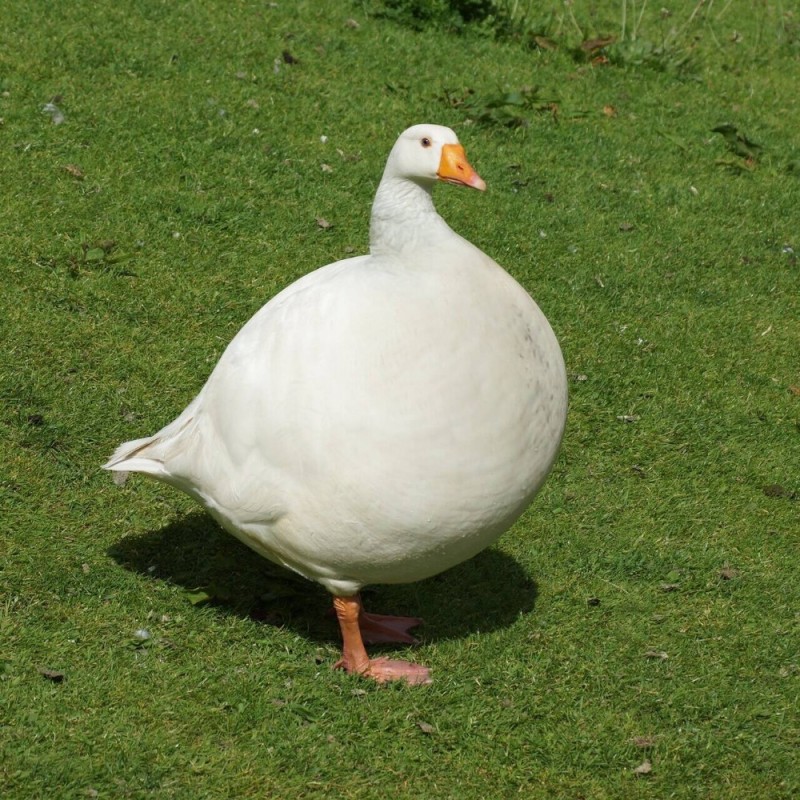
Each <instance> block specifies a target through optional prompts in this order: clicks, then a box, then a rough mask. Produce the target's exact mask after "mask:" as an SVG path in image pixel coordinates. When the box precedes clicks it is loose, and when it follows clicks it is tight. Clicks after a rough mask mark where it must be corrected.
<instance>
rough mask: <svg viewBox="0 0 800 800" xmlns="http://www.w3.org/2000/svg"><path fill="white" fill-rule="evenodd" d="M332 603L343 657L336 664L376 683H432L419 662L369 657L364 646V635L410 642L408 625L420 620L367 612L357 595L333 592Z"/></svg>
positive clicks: (416, 684) (392, 640)
mask: <svg viewBox="0 0 800 800" xmlns="http://www.w3.org/2000/svg"><path fill="white" fill-rule="evenodd" d="M333 607H334V609H335V611H336V617H337V618H338V620H339V628H340V629H341V631H342V658H341V660H340V661H338V662H337V663H336V665H335V666H336V667H338V668H339V669H343V670H346V671H347V672H349V673H350V674H351V675H363V676H364V677H365V678H372V680H374V681H378V683H386V682H387V681H406V683H410V684H411V685H412V686H420V685H423V684H426V683H431V677H430V672H429V671H428V669H427V668H426V667H422V666H420V665H419V664H411V663H409V662H408V661H390V660H389V659H388V658H370V657H369V656H368V655H367V651H366V649H365V648H364V637H363V634H364V633H366V635H367V638H369V639H370V640H371V641H373V642H376V641H377V642H413V641H414V637H413V636H411V635H409V633H408V629H409V628H413V627H414V625H417V624H419V622H420V620H418V619H412V618H408V617H385V616H381V615H379V614H366V613H365V612H364V607H363V606H362V605H361V598H360V597H359V596H358V595H354V596H352V597H339V596H334V598H333Z"/></svg>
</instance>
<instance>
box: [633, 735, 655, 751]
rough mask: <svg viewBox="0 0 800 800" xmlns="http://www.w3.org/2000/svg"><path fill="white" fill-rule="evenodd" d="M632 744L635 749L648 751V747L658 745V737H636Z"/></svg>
mask: <svg viewBox="0 0 800 800" xmlns="http://www.w3.org/2000/svg"><path fill="white" fill-rule="evenodd" d="M631 744H632V745H633V746H634V747H639V748H641V749H642V750H646V749H647V748H648V747H655V745H656V737H655V736H634V737H633V738H632V739H631Z"/></svg>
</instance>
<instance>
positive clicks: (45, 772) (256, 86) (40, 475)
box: [0, 0, 800, 800]
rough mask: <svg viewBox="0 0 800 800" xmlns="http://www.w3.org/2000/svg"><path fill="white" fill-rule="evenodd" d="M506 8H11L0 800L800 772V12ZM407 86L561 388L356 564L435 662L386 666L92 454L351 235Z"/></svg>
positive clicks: (776, 794) (3, 60)
mask: <svg viewBox="0 0 800 800" xmlns="http://www.w3.org/2000/svg"><path fill="white" fill-rule="evenodd" d="M662 3H663V5H665V6H667V7H668V9H670V10H671V15H667V14H666V13H662V12H661V5H662ZM413 5H416V8H417V19H416V22H415V20H414V19H411V15H410V13H409V12H408V9H409V8H410V7H411V6H413ZM462 5H464V4H463V3H462ZM473 5H476V6H477V5H480V4H473ZM498 5H502V4H499V3H498ZM525 5H526V4H525V3H521V4H519V5H518V6H517V10H516V12H515V13H516V16H513V17H510V16H508V15H507V16H506V17H505V18H503V17H502V14H501V15H499V17H498V19H499V22H498V21H497V20H496V21H495V23H493V24H494V26H495V28H494V29H495V30H496V31H500V33H498V34H497V35H494V36H493V35H492V23H490V22H484V23H483V24H482V25H481V24H480V23H476V24H473V25H471V26H467V27H466V28H461V27H460V26H459V25H458V24H456V23H457V22H458V20H457V19H455V18H454V17H453V16H452V15H450V16H448V15H447V14H441V13H440V14H439V15H438V16H437V15H436V14H435V13H433V12H434V11H436V9H439V10H440V11H441V9H442V8H444V7H445V6H446V3H445V2H444V0H438V1H437V2H434V0H429V2H424V0H419V2H417V3H416V4H414V3H411V2H408V3H403V2H398V1H397V0H395V2H393V3H387V4H385V5H384V4H382V3H381V2H379V0H369V2H365V3H355V2H349V1H348V0H335V1H331V2H325V3H319V2H311V0H300V2H296V3H294V2H289V0H282V1H281V2H279V3H277V4H274V3H267V2H263V0H237V2H226V3H201V2H194V1H193V0H187V2H160V1H159V0H140V1H139V2H130V3H111V2H88V0H75V2H71V3H56V2H40V3H30V2H21V0H7V2H5V3H4V6H3V24H2V26H0V118H1V120H0V186H1V187H2V188H1V190H0V277H1V278H2V284H1V286H2V290H1V291H0V329H1V330H2V333H3V336H2V342H3V347H2V350H1V351H0V352H1V355H0V429H1V430H2V435H1V436H0V508H2V520H3V524H2V532H0V570H1V572H0V709H1V710H0V715H1V718H0V795H2V796H3V797H4V798H9V799H12V798H13V799H17V798H18V799H19V800H32V799H33V798H42V799H43V800H44V799H46V800H52V799H53V798H55V799H56V800H60V799H61V798H94V797H97V798H118V797H119V798H122V797H125V798H151V797H152V798H187V799H188V798H191V799H192V800H195V799H197V798H265V797H274V798H334V797H335V798H456V797H457V798H461V799H462V800H471V799H472V798H482V799H485V800H488V799H489V798H507V797H515V796H520V797H527V798H554V799H555V800H560V798H575V799H576V800H577V799H578V798H584V799H587V800H588V799H589V798H653V799H654V800H655V799H656V798H658V799H659V800H661V799H662V798H687V800H688V799H691V800H694V799H695V798H787V800H788V798H793V797H798V796H800V766H798V749H799V748H800V469H799V467H800V264H798V252H800V133H798V131H800V103H799V102H798V88H797V87H798V85H800V8H799V7H798V5H797V3H795V2H791V0H783V2H778V0H775V1H774V2H773V0H765V2H762V3H755V4H752V3H746V2H744V0H732V2H728V3H723V2H721V1H720V0H717V2H711V1H710V2H699V3H696V4H695V3H694V2H692V3H679V2H672V1H671V0H661V3H656V4H649V5H648V4H646V3H645V2H640V3H636V4H634V3H632V2H630V3H620V2H618V0H615V1H614V2H612V0H598V2H596V3H588V2H585V0H575V2H574V3H571V4H568V5H567V4H564V3H561V2H556V0H546V2H542V3H538V4H537V10H536V12H535V13H534V12H533V11H531V12H529V13H527V15H526V7H525ZM511 6H512V4H511V3H509V4H508V6H507V7H508V8H511ZM623 8H624V9H625V10H624V12H623ZM426 9H428V10H431V9H433V11H431V14H432V16H431V18H430V19H427V20H423V21H421V22H420V20H419V16H420V14H422V13H423V12H425V10H426ZM548 11H552V13H547V12H548ZM448 13H449V12H448ZM508 13H509V14H511V11H509V12H508ZM503 20H505V22H504V25H500V22H503ZM623 27H624V31H623ZM501 29H502V30H501ZM501 34H502V35H501ZM612 35H613V36H615V37H616V41H615V42H611V43H607V44H605V45H604V44H602V42H598V41H597V40H601V39H602V38H604V37H608V36H612ZM593 39H594V40H595V41H594V43H592V44H587V45H585V46H584V47H581V44H582V43H584V42H589V41H590V40H593ZM46 104H50V105H49V106H47V110H44V107H45V106H46ZM422 121H427V122H437V123H440V124H445V125H450V126H451V127H453V128H455V129H456V131H457V132H458V134H459V136H460V137H461V140H462V142H463V143H464V144H465V146H466V149H467V153H468V155H469V157H470V160H471V161H472V162H473V164H474V165H475V167H476V168H477V169H478V171H479V172H480V173H481V175H482V176H483V177H484V178H485V180H486V181H487V183H488V184H489V191H488V192H487V193H486V194H485V195H481V194H479V193H477V192H468V191H457V190H455V189H453V188H451V187H445V186H442V187H439V188H438V189H437V192H436V201H437V205H438V208H439V210H440V212H441V213H442V215H443V216H444V217H445V218H446V219H447V220H448V222H449V223H450V224H451V226H452V227H453V228H455V229H456V230H457V231H459V232H460V233H462V234H463V235H465V236H466V237H467V238H469V239H470V240H471V241H473V242H474V243H475V244H477V245H478V246H479V247H481V249H483V250H484V251H485V252H487V253H489V254H490V255H491V256H493V257H494V258H495V259H496V260H497V261H498V262H500V263H501V264H503V265H504V266H505V267H506V268H507V269H508V270H509V272H510V273H511V274H512V275H514V276H515V277H516V278H517V279H518V280H519V281H520V282H521V283H522V284H523V285H524V286H526V288H528V289H529V291H530V292H531V294H532V295H533V296H534V297H535V298H536V300H537V302H538V303H539V305H540V306H541V307H542V308H543V310H544V311H545V313H546V314H547V315H548V317H549V319H550V321H551V323H552V325H553V327H554V329H555V331H556V333H557V335H558V336H559V339H560V341H561V343H562V347H563V350H564V355H565V359H566V362H567V367H568V371H569V374H570V391H571V407H570V416H569V423H568V428H567V433H566V436H565V440H564V445H563V450H562V453H561V456H560V459H559V461H558V464H557V466H556V468H555V470H554V472H553V474H552V475H551V477H550V479H549V481H548V483H547V484H546V486H545V488H544V490H543V491H542V493H541V494H540V496H539V497H538V498H537V500H536V502H535V503H534V504H533V506H532V507H531V508H530V509H529V510H528V511H527V512H526V514H525V515H524V516H523V518H522V519H521V520H520V521H519V522H518V523H517V525H516V526H515V527H514V528H513V529H512V530H511V531H510V532H509V533H508V534H506V535H505V536H504V537H503V538H502V539H501V540H500V541H499V542H498V544H497V545H496V546H494V547H493V548H491V549H489V550H488V551H486V552H484V553H483V554H481V555H480V556H478V557H477V558H476V559H474V560H473V561H471V562H468V563H466V564H463V565H462V566H460V567H458V568H456V569H454V570H451V571H450V572H448V573H445V574H443V575H441V576H438V577H437V578H434V579H431V580H428V581H425V582H422V583H419V584H414V585H409V586H399V587H381V586H378V587H374V590H372V591H371V594H370V596H369V598H368V601H369V605H370V608H371V609H373V610H375V611H384V612H393V613H405V614H412V615H416V614H419V615H420V616H422V617H424V618H425V621H426V625H425V627H424V628H423V629H422V637H423V642H422V645H421V646H420V647H419V648H416V649H415V650H413V651H409V652H407V653H406V652H405V651H404V650H402V649H401V650H399V651H397V652H399V653H400V654H401V656H400V657H406V658H410V659H412V660H418V661H420V662H422V663H425V664H427V665H428V666H430V667H431V668H432V674H433V677H434V684H433V685H432V686H430V687H424V688H410V687H407V686H389V687H383V688H381V687H379V686H376V685H373V684H371V683H369V682H367V681H363V680H359V679H357V678H353V677H350V676H347V675H345V674H343V673H340V672H336V671H333V670H331V668H330V667H331V664H332V663H333V662H334V661H335V659H336V657H337V653H338V633H337V629H336V625H335V622H334V621H333V619H331V618H330V617H329V616H327V610H328V607H329V598H328V597H327V596H326V594H325V593H324V592H323V591H322V590H321V589H319V588H317V587H315V586H312V585H310V584H306V583H303V582H298V581H296V580H294V579H292V577H291V576H287V575H285V574H284V573H282V572H279V571H277V570H276V569H275V568H273V567H272V566H270V565H269V564H268V563H266V562H265V561H263V560H262V559H260V558H259V557H258V556H256V555H255V554H253V553H251V552H250V551H249V550H247V549H246V548H244V547H243V546H241V545H240V544H238V543H237V542H236V541H235V540H234V539H233V538H232V537H229V536H227V535H225V534H224V533H222V532H221V531H219V530H218V529H217V528H216V527H215V525H214V524H213V523H212V521H211V520H210V519H209V518H207V517H206V516H204V515H203V514H202V513H201V512H199V511H198V510H197V509H196V508H195V506H193V504H192V503H191V501H190V500H189V499H188V498H186V497H184V496H183V495H181V494H180V493H178V492H177V491H174V490H172V489H170V488H168V487H165V486H162V485H158V484H156V483H154V482H148V481H147V480H146V479H143V478H136V477H134V478H132V479H131V480H130V481H129V482H128V483H127V484H126V485H125V486H124V487H120V486H117V485H115V484H114V483H113V481H112V480H111V477H110V475H109V474H107V473H102V472H101V471H100V470H99V465H100V464H101V463H103V461H104V460H105V459H106V458H107V457H108V456H109V455H110V453H111V452H112V450H113V449H114V447H115V446H116V445H117V444H119V443H120V442H122V441H124V440H126V439H132V438H135V437H138V436H143V435H147V434H150V433H153V432H155V431H156V430H157V429H158V428H160V427H161V426H162V425H164V424H165V423H167V422H168V421H170V420H171V419H173V417H175V416H176V415H177V413H178V412H180V411H181V410H182V409H183V407H184V406H185V405H186V404H187V403H188V402H189V401H190V400H191V398H192V397H193V395H194V394H195V392H196V391H197V390H198V389H199V388H200V387H201V385H202V384H203V382H204V381H205V379H206V377H207V375H208V373H209V372H210V370H211V368H212V366H213V364H214V363H215V361H216V359H217V358H218V357H219V355H220V354H221V352H222V350H223V348H224V347H225V345H226V344H227V342H228V341H229V340H230V339H231V338H232V336H233V335H234V333H235V332H236V331H237V330H238V328H239V327H240V326H241V325H242V324H243V323H244V322H245V321H246V320H247V319H248V318H249V316H250V315H251V314H252V313H253V312H255V311H256V310H257V309H258V308H259V307H260V306H261V305H262V304H263V303H264V302H266V300H267V299H268V298H269V297H271V296H272V295H273V294H274V293H276V292H277V291H278V290H279V289H281V288H282V287H284V286H286V285H287V284H289V283H290V282H291V281H293V280H294V279H296V278H297V277H299V276H300V275H302V274H304V273H306V272H308V271H309V270H311V269H313V268H315V267H318V266H321V265H323V264H326V263H328V262H331V261H335V260H337V259H340V258H344V257H346V256H348V255H350V254H353V253H363V252H365V249H366V244H367V228H368V221H369V207H370V203H371V201H372V195H373V192H374V190H375V187H376V186H377V182H378V180H379V178H380V175H381V172H382V170H383V165H384V161H385V158H386V156H387V154H388V151H389V149H390V147H391V146H392V144H393V143H394V140H395V138H396V136H397V134H398V133H399V132H400V131H401V130H403V129H404V128H405V127H407V126H408V125H410V124H413V123H416V122H422ZM720 126H723V127H721V130H720V131H717V132H715V131H714V128H718V127H720ZM323 137H326V138H325V139H323ZM319 219H323V220H326V221H327V222H328V223H330V226H329V227H323V226H321V225H320V224H319V223H318V220H319Z"/></svg>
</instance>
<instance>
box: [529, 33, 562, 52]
mask: <svg viewBox="0 0 800 800" xmlns="http://www.w3.org/2000/svg"><path fill="white" fill-rule="evenodd" d="M533 43H534V44H535V45H536V46H537V47H538V48H539V49H540V50H558V45H557V44H556V43H555V42H554V41H553V40H552V39H548V38H547V37H546V36H534V37H533Z"/></svg>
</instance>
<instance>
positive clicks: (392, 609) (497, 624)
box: [108, 511, 537, 643]
mask: <svg viewBox="0 0 800 800" xmlns="http://www.w3.org/2000/svg"><path fill="white" fill-rule="evenodd" d="M108 554H109V555H110V556H111V558H113V559H114V560H115V561H116V562H117V563H118V564H120V565H121V566H122V567H124V568H125V569H129V570H131V571H133V572H137V573H139V574H141V575H145V576H147V577H148V578H150V579H153V580H162V581H167V582H169V583H171V584H173V585H176V586H179V587H182V589H183V590H184V591H186V593H187V603H188V602H189V601H190V600H192V601H194V602H198V599H199V598H203V597H205V596H207V598H208V599H207V600H203V602H208V603H210V604H212V605H213V606H214V607H216V608H217V609H218V610H219V611H220V612H221V613H225V614H235V615H237V616H240V617H243V618H249V619H252V620H254V621H257V622H260V623H264V624H268V625H276V626H282V627H287V628H290V629H291V630H293V631H296V632H297V633H300V634H301V635H303V636H306V637H308V638H310V639H312V640H314V641H317V642H320V643H321V642H332V641H336V640H337V639H338V635H339V634H338V627H337V625H336V622H335V620H334V619H333V615H332V614H331V613H330V609H331V599H330V595H329V594H328V592H326V591H325V590H324V589H323V588H322V587H321V586H319V585H318V584H316V583H313V582H311V581H308V580H305V579H304V578H302V577H301V576H299V575H295V574H294V573H293V572H290V571H289V570H286V569H283V568H282V567H279V566H277V565H275V564H273V563H271V562H270V561H268V560H266V559H265V558H263V557H262V556H260V555H258V554H257V553H255V552H253V551H252V550H250V549H249V548H247V547H246V546H245V545H243V544H242V543H241V542H239V541H238V540H237V539H235V538H234V537H233V536H231V535H230V534H228V533H226V532H225V531H223V530H222V529H221V528H219V527H218V526H217V525H216V523H215V522H214V521H213V520H212V519H211V518H210V517H209V516H208V515H206V514H205V513H203V512H199V511H198V512H193V513H190V514H188V515H186V516H182V517H180V518H179V519H177V520H175V521H174V522H171V523H169V524H168V525H166V526H164V527H162V528H159V529H155V530H151V531H147V532H145V533H141V534H134V535H129V536H125V537H124V538H122V539H120V540H119V541H118V542H117V543H116V544H114V545H112V546H111V547H110V548H109V550H108ZM200 592H202V593H203V594H202V595H201V594H200ZM536 593H537V589H536V584H535V582H534V581H533V580H531V578H530V577H529V576H528V575H527V574H526V573H525V571H524V570H523V569H522V567H521V566H520V565H519V564H518V563H517V562H516V561H515V560H514V559H513V558H511V557H510V556H508V555H506V554H505V553H502V552H500V551H499V550H497V549H496V548H489V549H487V550H484V551H483V552H481V553H479V554H478V555H477V556H475V557H474V558H472V559H470V560H469V561H465V562H463V563H462V564H459V565H457V566H455V567H452V568H451V569H449V570H447V571H446V572H442V573H440V574H439V575H435V576H434V577H432V578H427V579H426V580H423V581H419V582H417V583H412V584H398V585H391V586H390V585H380V586H374V587H372V586H371V587H367V588H365V589H364V591H363V592H362V596H363V597H364V605H365V607H366V608H367V609H368V610H369V611H374V612H376V613H391V614H403V615H408V616H420V617H422V618H423V619H424V620H425V624H424V626H423V627H421V628H419V629H418V630H417V631H416V633H417V635H418V636H419V637H420V638H421V640H422V641H429V642H434V641H443V640H447V639H456V638H462V637H464V636H466V635H468V634H470V633H474V632H476V631H482V632H488V631H493V630H497V629H501V628H505V627H508V626H509V625H511V624H512V623H513V622H514V621H515V620H516V619H517V618H518V617H519V616H520V615H521V614H525V613H528V612H530V611H532V610H533V607H534V605H535V603H536Z"/></svg>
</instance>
